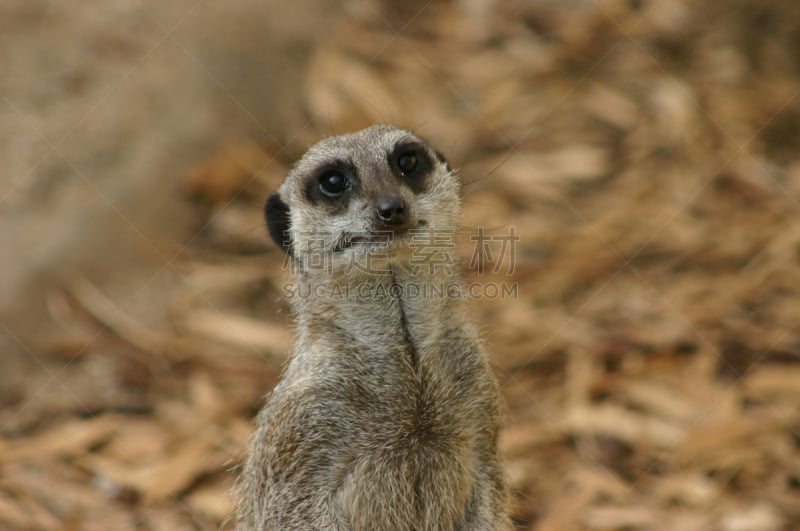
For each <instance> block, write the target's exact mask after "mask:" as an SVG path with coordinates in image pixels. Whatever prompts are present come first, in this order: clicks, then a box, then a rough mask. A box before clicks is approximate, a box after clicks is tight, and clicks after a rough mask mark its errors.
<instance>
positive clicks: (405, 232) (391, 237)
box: [333, 221, 427, 253]
mask: <svg viewBox="0 0 800 531" xmlns="http://www.w3.org/2000/svg"><path fill="white" fill-rule="evenodd" d="M425 225H427V223H426V222H424V221H420V222H419V223H418V224H417V227H415V228H418V227H421V226H425ZM410 232H411V229H408V228H402V229H393V230H376V231H374V232H369V233H355V234H354V233H346V234H343V235H342V237H341V238H339V241H338V242H337V244H336V246H335V247H334V249H333V250H334V252H336V253H340V252H343V251H344V250H346V249H350V248H353V247H360V248H378V249H381V248H383V249H385V248H389V247H393V246H396V245H403V244H405V243H407V242H408V240H409V234H410Z"/></svg>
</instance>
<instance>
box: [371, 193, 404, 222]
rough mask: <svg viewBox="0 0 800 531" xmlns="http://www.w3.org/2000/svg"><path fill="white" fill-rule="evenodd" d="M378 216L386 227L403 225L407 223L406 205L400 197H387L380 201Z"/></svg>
mask: <svg viewBox="0 0 800 531" xmlns="http://www.w3.org/2000/svg"><path fill="white" fill-rule="evenodd" d="M376 214H377V215H378V219H379V220H381V221H382V222H383V223H385V224H386V225H391V226H394V225H402V224H403V223H405V221H406V205H405V203H404V202H403V200H402V199H401V198H399V197H387V198H384V199H381V200H380V201H378V208H377V210H376Z"/></svg>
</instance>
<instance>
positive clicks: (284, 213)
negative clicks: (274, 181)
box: [264, 192, 292, 254]
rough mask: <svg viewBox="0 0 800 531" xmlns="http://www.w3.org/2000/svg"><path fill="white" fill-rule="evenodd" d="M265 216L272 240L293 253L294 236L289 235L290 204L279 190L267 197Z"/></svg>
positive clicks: (289, 252)
mask: <svg viewBox="0 0 800 531" xmlns="http://www.w3.org/2000/svg"><path fill="white" fill-rule="evenodd" d="M264 217H265V218H266V220H267V230H268V231H269V235H270V237H271V238H272V241H274V242H275V243H277V244H278V246H279V247H280V248H281V249H283V250H284V251H285V252H286V253H288V254H292V238H291V236H290V235H289V225H290V215H289V205H287V204H286V202H285V201H284V200H283V199H281V196H280V195H278V192H273V193H272V195H271V196H269V199H267V204H266V205H264Z"/></svg>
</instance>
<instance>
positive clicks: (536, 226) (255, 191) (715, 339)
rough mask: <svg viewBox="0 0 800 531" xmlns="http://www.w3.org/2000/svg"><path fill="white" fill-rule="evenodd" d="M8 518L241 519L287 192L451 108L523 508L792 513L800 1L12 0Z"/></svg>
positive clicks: (4, 340)
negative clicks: (277, 210)
mask: <svg viewBox="0 0 800 531" xmlns="http://www.w3.org/2000/svg"><path fill="white" fill-rule="evenodd" d="M0 65H1V66H0V168H2V169H1V170H0V175H1V176H2V178H0V244H1V245H2V251H0V272H1V273H0V356H2V357H1V358H0V359H2V366H1V367H2V371H0V528H2V529H15V530H16V529H19V530H39V529H48V530H49V529H57V530H84V529H86V530H90V529H92V530H94V529H96V530H108V529H148V530H150V529H154V530H155V529H164V530H167V529H168V530H177V529H219V528H225V529H229V528H230V527H231V523H230V521H229V520H228V517H229V512H230V508H231V502H230V500H229V498H228V490H229V488H230V486H231V484H232V480H233V478H234V477H235V469H236V466H237V464H238V463H239V462H240V460H241V458H242V455H243V452H244V448H245V445H246V443H247V439H248V437H249V435H250V433H251V430H252V418H253V415H254V414H255V413H256V412H257V410H258V408H259V407H260V405H261V403H262V397H263V395H264V394H265V393H266V392H267V391H268V390H269V389H270V388H271V386H272V385H274V383H275V382H276V379H277V378H278V376H279V374H280V368H281V366H282V364H283V362H284V360H285V356H286V353H287V350H288V348H289V346H290V344H291V342H292V336H291V329H290V328H289V327H288V326H287V325H288V324H289V323H290V322H291V319H290V316H289V315H288V308H287V305H286V303H285V301H284V300H282V299H281V286H282V285H283V282H284V281H285V272H284V271H283V269H282V262H283V256H282V254H281V252H280V251H279V250H277V249H276V248H275V247H274V246H273V245H272V244H271V243H270V242H269V241H268V239H267V237H266V233H265V230H264V227H263V223H262V217H261V207H262V204H263V201H264V199H265V198H266V196H267V195H268V194H269V193H270V192H271V191H272V190H273V189H274V188H275V187H277V185H278V184H279V183H280V182H281V181H282V179H283V176H284V175H285V172H286V171H287V168H288V167H289V166H290V165H291V164H292V162H293V161H294V160H296V159H297V158H298V157H299V156H301V155H302V153H303V152H304V150H305V149H306V148H307V147H308V146H309V145H310V144H311V143H313V142H315V141H316V140H318V139H320V138H321V137H322V136H325V135H329V134H333V133H341V132H346V131H351V130H355V129H358V128H361V127H363V126H366V125H369V124H371V123H376V122H385V123H393V124H396V125H400V126H403V127H407V128H410V129H412V130H414V131H416V132H418V133H419V134H420V135H422V136H424V137H426V138H428V139H430V140H431V141H432V142H433V143H434V144H435V145H436V146H437V147H438V148H439V149H440V150H441V151H442V152H443V153H444V154H445V156H446V157H447V158H448V159H449V161H450V164H451V165H452V166H453V167H456V168H459V172H460V175H461V177H462V179H463V181H464V183H465V186H464V192H465V214H464V220H463V223H464V228H467V229H474V228H477V227H487V228H489V229H490V230H493V231H495V232H496V233H500V234H508V231H509V230H510V229H511V228H513V229H514V230H515V232H516V234H517V235H518V236H519V237H520V240H519V241H518V242H517V244H516V247H515V250H514V256H513V265H514V267H513V270H512V271H509V270H508V268H503V269H502V270H501V271H498V272H496V273H492V272H490V271H472V270H469V268H468V267H467V265H468V262H469V256H468V255H465V256H464V269H465V274H466V275H467V278H468V279H469V280H470V281H475V282H502V283H506V284H509V283H514V284H516V285H517V286H518V294H519V296H518V298H516V299H514V298H511V299H509V298H506V299H492V300H489V299H485V300H480V301H473V302H471V303H470V305H471V309H472V311H473V312H474V314H475V315H476V316H477V317H478V318H479V319H480V321H481V323H482V326H483V328H484V329H485V332H486V335H487V337H488V341H489V345H490V349H491V353H492V357H493V361H494V363H495V365H496V368H497V374H498V376H499V378H500V380H501V383H502V386H503V390H504V394H505V397H506V400H507V409H508V419H507V428H506V429H505V431H504V433H503V436H502V447H503V451H504V453H505V455H506V458H507V472H508V475H509V478H510V482H511V485H512V489H513V512H514V517H515V521H516V522H517V524H518V526H519V529H532V530H537V531H558V530H578V529H580V530H583V529H591V530H631V529H643V530H650V529H653V530H681V531H684V530H698V531H700V530H703V531H705V530H724V531H751V530H752V531H761V530H763V531H770V530H792V529H800V327H799V325H800V304H798V302H799V300H798V296H799V295H800V293H799V292H800V269H799V268H798V266H799V265H800V3H798V2H797V1H796V0H770V1H763V0H727V1H711V2H702V1H699V0H570V1H560V0H527V1H523V0H461V1H456V0H453V1H438V0H431V1H423V0H413V1H410V2H404V3H400V2H389V1H388V0H387V1H381V0H352V1H350V0H347V1H343V2H336V1H333V0H295V1H293V2H291V3H284V2H278V1H276V0H260V1H259V0H235V1H232V2H227V3H222V2H210V1H206V0H174V1H171V2H156V1H152V0H141V1H136V0H114V1H107V2H100V3H98V2H91V1H89V0H75V1H72V2H68V3H67V2H54V1H46V0H6V1H4V2H2V4H0Z"/></svg>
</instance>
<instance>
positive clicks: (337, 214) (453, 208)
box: [265, 125, 461, 267]
mask: <svg viewBox="0 0 800 531" xmlns="http://www.w3.org/2000/svg"><path fill="white" fill-rule="evenodd" d="M460 190H461V185H460V182H459V180H458V178H457V177H456V176H455V175H454V174H453V172H452V171H451V170H450V167H449V166H448V164H447V162H446V161H445V159H444V157H443V156H442V155H441V153H439V152H437V151H435V150H434V149H433V148H431V146H429V145H428V144H427V143H426V142H425V141H423V140H422V139H420V138H418V137H417V136H415V135H413V134H412V133H409V132H408V131H403V130H401V129H398V128H396V127H392V126H387V125H375V126H372V127H369V128H367V129H364V130H362V131H358V132H356V133H351V134H346V135H340V136H333V137H329V138H326V139H324V140H322V141H320V142H319V143H318V144H316V145H314V146H313V147H312V148H310V149H309V150H308V152H307V153H306V154H305V155H304V156H303V158H302V159H300V161H299V162H297V164H296V165H295V166H294V168H293V169H292V170H291V171H290V172H289V174H288V176H287V177H286V181H285V182H284V183H283V184H282V185H281V187H280V188H279V189H278V190H277V191H276V192H275V193H273V194H272V195H271V196H270V198H269V199H268V200H267V204H266V207H265V216H266V221H267V226H268V228H269V234H270V236H271V237H272V239H273V240H274V241H275V242H276V243H277V244H278V245H279V246H281V247H282V248H283V249H284V251H285V252H287V253H289V254H291V255H293V256H294V257H295V258H300V259H302V258H303V255H308V254H309V253H327V255H328V256H329V257H332V264H333V266H334V267H336V265H337V264H340V265H341V264H346V263H347V262H348V261H349V260H348V258H352V253H371V252H373V253H374V252H381V253H386V252H387V251H388V252H389V253H390V256H402V254H403V252H404V250H407V249H408V247H409V242H410V237H409V235H410V234H419V233H420V232H421V231H452V230H454V229H455V228H456V225H457V223H458V218H459V215H460V205H461V200H460ZM348 255H349V256H348Z"/></svg>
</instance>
